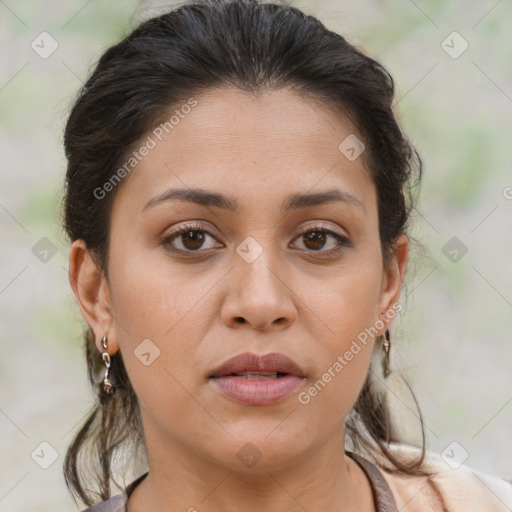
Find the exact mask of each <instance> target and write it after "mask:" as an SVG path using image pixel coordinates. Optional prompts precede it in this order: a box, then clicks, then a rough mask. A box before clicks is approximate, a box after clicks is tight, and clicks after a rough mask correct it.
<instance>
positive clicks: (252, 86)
mask: <svg viewBox="0 0 512 512" xmlns="http://www.w3.org/2000/svg"><path fill="white" fill-rule="evenodd" d="M212 87H235V88H238V89H240V90H242V91H245V92H247V93H250V94H261V93H264V92H265V90H276V89H282V88H287V89H290V90H294V91H297V92H298V93H300V94H302V95H304V96H309V97H311V98H315V99H317V100H319V101H321V102H322V103H323V104H325V105H326V106H328V108H329V109H331V110H333V111H335V112H339V113H340V114H342V115H344V116H348V118H349V119H350V120H351V121H352V122H353V123H354V126H355V127H356V128H357V130H358V132H359V133H360V134H361V136H362V138H363V140H364V143H365V145H366V150H365V152H364V154H363V156H364V158H365V164H366V167H367V168H368V170H369V172H370V175H371V178H372V180H373V183H374V184H375V189H376V193H377V201H378V216H379V236H380V242H381V247H382V255H383V262H384V264H387V263H388V262H389V259H390V256H391V254H392V250H393V244H394V242H395V241H396V239H397V238H398V236H399V235H401V234H402V233H405V232H406V230H407V227H408V221H409V218H410V213H411V209H412V208H413V207H414V202H415V199H416V195H415V194H414V193H413V191H414V190H415V189H416V186H417V185H419V182H420V179H421V173H422V170H421V169H422V167H421V159H420V157H419V156H418V154H417V152H416V151H415V149H414V148H413V147H412V145H411V144H410V143H409V141H408V140H407V138H406V137H405V136H404V134H403V133H402V131H401V129H400V127H399V125H398V123H397V121H396V119H395V116H394V114H393V111H392V102H393V99H394V83H393V79H392V78H391V76H390V75H389V73H388V72H387V71H386V70H385V69H384V68H383V67H382V66H381V65H380V64H379V63H378V62H376V61H375V60H373V59H372V58H370V57H369V56H367V55H365V54H364V53H363V52H361V51H360V50H358V49H357V48H355V47H354V46H352V45H351V44H349V43H348V42H347V41H346V40H345V39H344V38H343V37H342V36H341V35H339V34H337V33H334V32H332V31H329V30H328V29H327V28H326V27H325V26H324V25H323V24H322V23H321V22H320V21H319V20H318V19H317V18H315V17H314V16H310V15H306V14H305V13H304V12H302V11H300V10H298V9H297V8H294V7H292V6H290V5H287V4H285V3H261V2H259V1H257V0H235V1H230V0H197V1H193V2H188V3H186V4H183V5H181V6H180V7H179V8H176V9H174V10H172V11H170V12H168V13H166V14H163V15H161V16H158V17H155V18H152V19H149V20H148V21H146V22H144V23H142V24H141V25H140V26H139V27H138V28H136V29H135V30H134V31H133V32H131V33H130V34H129V35H128V36H127V37H126V38H125V39H123V40H122V41H121V42H119V43H118V44H116V45H114V46H112V47H110V48H108V49H107V50H106V51H105V52H104V54H103V55H102V56H101V58H100V59H99V62H98V64H97V65H96V67H95V69H94V70H93V72H92V74H91V75H90V77H89V78H88V80H87V82H86V83H85V84H84V86H83V88H82V89H81V91H80V93H79V95H78V97H77V99H76V101H75V103H74V105H73V107H72V110H71V112H70V115H69V119H68V121H67V124H66V127H65V134H64V145H65V153H66V157H67V160H68V166H67V173H66V184H65V185H66V189H65V198H64V205H63V224H64V228H65V230H66V233H67V234H68V236H69V239H70V240H71V241H74V240H77V239H82V240H84V241H85V243H86V245H87V247H88V249H89V250H90V251H92V253H93V254H94V255H95V258H96V262H97V264H98V266H99V268H100V269H101V270H102V271H103V272H104V275H105V276H107V277H108V265H107V255H108V250H109V220H110V211H111V207H112V201H113V200H114V198H115V196H116V193H117V191H118V189H119V187H116V188H115V189H114V190H112V191H111V192H110V193H109V194H107V195H106V196H105V197H104V198H102V199H98V198H97V195H96V194H95V190H97V189H98V187H102V186H103V185H104V184H105V183H106V182H107V181H108V180H109V178H110V177H111V176H112V174H113V170H115V169H118V168H119V167H120V166H122V165H123V162H125V161H126V158H127V155H129V154H130V153H131V152H132V151H133V149H134V148H135V147H136V146H137V144H138V142H139V141H140V140H141V139H142V137H144V136H145V135H147V133H148V132H149V131H150V130H151V129H153V128H154V127H155V126H157V125H158V124H159V123H160V122H162V120H163V119H166V118H168V116H169V112H170V111H171V110H172V109H173V108H175V107H176V106H179V105H180V104H182V103H183V102H185V101H186V99H187V98H190V97H191V96H193V95H196V94H200V93H201V91H206V90H208V89H210V88H212ZM340 142H341V141H340ZM125 179H129V178H125ZM85 352H86V359H87V368H88V375H89V380H90V382H91V385H92V386H93V387H94V389H99V390H100V391H99V392H98V397H97V400H96V403H95V405H94V407H93V409H92V411H91V413H90V415H89V417H88V418H87V420H86V422H85V423H84V425H83V426H82V427H81V428H80V430H79V432H78V433H77V434H76V437H75V439H74V440H73V442H72V444H71V446H70V447H69V449H68V452H67V454H66V459H65V463H64V475H65V479H66V484H67V486H68V488H69V489H70V491H71V492H72V493H74V494H76V495H77V496H79V497H80V498H81V499H82V500H83V501H84V503H86V504H87V505H92V504H94V503H95V502H97V498H96V497H95V496H99V497H100V499H101V500H105V499H107V498H108V497H109V496H110V482H111V479H112V478H113V473H114V471H113V462H114V458H115V456H116V454H117V453H118V452H119V451H120V450H121V448H122V447H123V446H127V447H129V449H130V450H132V451H131V452H130V453H135V450H136V449H139V448H141V449H142V453H144V449H145V446H144V439H143V433H142V426H141V418H140V411H139V407H138V402H137V398H136V395H135V393H134V390H133V388H132V386H131V384H130V380H129V378H128V375H127V372H126V369H125V366H124V364H123V360H122V355H121V353H120V352H118V353H116V354H114V355H113V356H112V367H111V375H112V380H113V381H114V383H115V384H116V385H117V390H116V393H115V394H114V395H113V396H108V395H106V394H104V393H103V391H101V387H100V386H98V384H97V381H98V375H99V373H100V371H101V367H102V360H101V357H100V354H99V352H98V351H97V349H96V346H95V343H94V336H93V333H92V331H91V329H90V328H87V330H86V333H85ZM418 410H419V409H418ZM419 423H420V427H421V436H422V446H421V455H420V456H419V458H418V459H417V460H414V461H408V462H404V461H401V460H398V459H397V458H396V457H395V456H394V455H393V453H392V451H391V450H390V448H389V443H390V442H393V441H400V439H399V435H398V433H397V432H395V428H394V423H393V421H392V418H391V413H390V410H389V406H388V404H387V401H386V394H385V393H383V392H382V391H378V390H377V388H376V386H374V384H372V372H371V371H370V372H369V375H368V377H367V380H366V382H365V385H364V387H363V389H362V392H361V394H360V396H359V398H358V400H357V402H356V404H355V406H354V408H353V411H352V412H351V414H350V415H349V417H348V418H347V437H348V439H349V440H351V441H352V444H353V446H354V447H355V449H357V450H360V451H362V452H366V453H370V454H371V453H372V452H373V453H379V454H381V455H383V456H384V458H385V459H387V460H388V461H389V462H391V463H392V465H393V466H394V468H396V470H397V471H399V472H401V473H403V474H405V475H427V474H428V473H427V472H426V471H425V470H424V468H423V460H424V456H425V432H424V425H423V420H422V418H421V413H420V414H419Z"/></svg>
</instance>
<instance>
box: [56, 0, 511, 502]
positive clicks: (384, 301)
mask: <svg viewBox="0 0 512 512" xmlns="http://www.w3.org/2000/svg"><path fill="white" fill-rule="evenodd" d="M393 96H394V88H393V81H392V79H391V77H390V76H389V74H388V73H387V72H386V71H385V70H384V69H383V68H382V66H380V65H379V64H378V63H377V62H375V61H374V60H372V59H370V58H369V57H367V56H365V55H364V54H362V53H361V52H360V51H358V50H357V49H355V48H354V47H353V46H351V45H350V44H349V43H347V42H346V41H345V40H344V39H343V38H342V37H341V36H340V35H337V34H335V33H332V32H330V31H328V30H327V29H326V28H325V27H324V26H323V25H322V24H321V23H320V22H319V21H318V20H317V19H315V18H314V17H311V16H306V15H305V14H303V13H302V12H300V11H299V10H297V9H294V8H291V7H288V6H286V5H284V4H282V5H279V4H261V3H259V2H257V1H252V0H243V1H239V0H237V1H233V2H230V1H222V0H210V1H199V2H194V3H188V4H186V5H184V6H182V7H180V8H178V9H176V10H174V11H171V12H169V13H167V14H165V15H162V16H160V17H157V18H153V19H151V20H149V21H147V22H145V23H143V24H142V25H141V26H140V27H138V28H137V29H136V30H135V31H134V32H133V33H131V34H130V35H129V36H128V37H126V38H125V39H124V40H123V41H121V42H120V43H119V44H118V45H116V46H113V47H112V48H109V49H108V50H107V51H106V52H105V53H104V55H103V56H102V57H101V59H100V61H99V63H98V65H97V67H96V69H95V70H94V71H93V73H92V75H91V77H90V78H89V80H88V81H87V83H86V84H85V86H84V87H83V89H82V91H81V93H80V95H79V97H78V99H77V101H76V103H75V105H74V107H73V109H72V111H71V114H70V117H69V120H68V123H67V126H66V131H65V149H66V156H67V159H68V171H67V180H66V197H65V204H64V222H65V229H66V232H67V233H68V235H69V237H70V240H71V242H72V243H71V249H70V274H69V276H70V284H71V286H72V289H73V292H74V293H75V296H76V299H77V303H78V305H79V307H80V310H81V312H82V314H83V316H84V319H85V320H86V322H87V324H88V330H87V332H86V355H87V363H88V371H89V377H90V380H91V383H92V384H93V385H94V386H95V388H96V386H97V389H98V402H97V404H96V406H95V408H94V410H93V411H92V413H91V415H90V416H89V418H88V419H87V421H86V423H85V424H84V425H83V427H82V428H81V430H80V431H79V432H78V434H77V436H76V438H75V440H74V442H73V443H72V445H71V447H70V448H69V450H68V453H67V456H66V461H65V468H64V469H65V477H66V481H67V484H68V486H69V488H70V490H71V491H73V492H74V493H75V494H76V495H77V496H79V497H80V498H81V499H82V500H83V501H84V503H85V504H86V505H88V506H90V508H88V509H87V510H95V511H113V510H119V511H122V510H127V511H129V512H138V511H142V510H152V511H159V510H166V511H172V512H174V511H178V510H180V511H182V510H188V511H195V510H198V511H212V512H213V511H230V510H244V512H251V511H253V510H266V511H285V510H286V511H299V510H307V511H309V512H313V511H327V510H328V511H333V512H334V511H335V512H338V511H339V512H341V511H343V512H345V511H364V512H367V511H368V512H370V511H378V512H384V511H385V512H390V511H396V510H406V511H420V510H421V511H428V510H432V511H434V510H435V511H439V510H450V511H452V510H453V511H457V510H464V511H468V510H478V511H484V510H485V511H487V510H488V511H498V510H499V511H501V510H510V508H511V507H512V486H511V485H510V484H509V483H508V482H506V481H504V480H501V479H499V478H497V477H494V476H489V475H483V474H479V473H476V472H474V471H473V470H471V469H470V468H469V467H466V466H461V467H459V468H458V469H456V470H455V469H453V468H452V467H450V466H449V465H447V464H446V463H445V462H444V461H443V460H442V459H441V458H440V457H439V456H436V455H434V454H428V453H426V451H425V450H426V449H425V442H424V435H423V443H422V445H421V447H419V448H417V447H413V446H408V445H406V444H404V443H403V442H401V439H400V436H399V433H398V432H397V430H396V428H395V426H394V423H393V422H392V418H391V417H390V413H389V409H388V406H387V403H386V393H385V389H386V381H385V379H386V377H387V375H388V374H389V372H390V371H391V370H390V364H389V354H390V348H391V343H392V340H391V337H390V335H389V330H390V328H391V326H392V323H393V319H394V316H395V315H396V311H398V310H400V309H401V304H400V292H401V287H402V283H403V279H404V275H405V270H406V266H407V258H408V249H409V240H408V237H407V225H408V220H409V213H410V211H411V209H412V207H413V205H414V200H415V197H414V194H413V187H414V186H415V185H416V184H417V183H418V182H419V180H420V177H421V161H420V159H419V157H418V156H417V153H416V151H415V150H414V148H413V147H412V146H411V145H410V144H409V142H408V141H407V139H406V138H405V137H404V135H403V134H402V132H401V130H400V128H399V126H398V124H397V122H396V119H395V117H394V115H393V112H392V110H391V102H392V100H393ZM420 426H421V429H422V433H423V425H422V424H421V425H420ZM123 449H124V450H125V451H124V452H122V450H123ZM126 449H127V450H128V451H126ZM119 453H124V455H125V458H126V459H128V460H129V461H132V460H135V459H136V457H137V456H138V455H142V457H143V459H145V460H146V462H147V465H148V468H149V471H148V472H146V473H144V474H142V475H141V476H140V477H139V478H137V479H136V480H135V481H133V482H132V483H131V484H130V485H129V486H128V487H127V488H125V489H124V492H123V493H122V494H118V495H115V496H111V490H110V483H111V478H112V474H113V472H114V466H115V458H116V456H117V455H118V454H119ZM84 457H87V459H84ZM91 486H92V489H91ZM95 490H96V492H95Z"/></svg>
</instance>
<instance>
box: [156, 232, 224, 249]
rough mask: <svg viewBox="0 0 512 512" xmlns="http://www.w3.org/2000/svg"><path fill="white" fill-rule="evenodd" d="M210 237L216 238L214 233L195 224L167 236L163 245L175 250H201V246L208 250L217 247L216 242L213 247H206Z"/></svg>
mask: <svg viewBox="0 0 512 512" xmlns="http://www.w3.org/2000/svg"><path fill="white" fill-rule="evenodd" d="M209 238H210V239H212V240H215V238H214V237H213V235H212V234H210V233H209V232H208V231H206V230H204V229H201V228H198V227H195V226H183V227H182V228H181V229H179V230H177V231H175V232H174V233H172V234H171V235H169V236H168V237H166V238H165V239H164V240H163V241H162V245H164V246H166V248H167V249H168V250H170V251H174V252H180V251H181V252H199V249H201V248H202V249H204V250H208V249H212V248H214V247H215V244H214V245H212V246H211V247H206V248H205V247H204V245H205V242H206V241H207V240H208V239H209Z"/></svg>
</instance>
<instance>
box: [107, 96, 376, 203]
mask: <svg viewBox="0 0 512 512" xmlns="http://www.w3.org/2000/svg"><path fill="white" fill-rule="evenodd" d="M194 100H195V101H194V103H195V104H194V103H190V102H189V104H193V105H194V106H193V107H187V108H180V106H179V105H178V106H177V107H176V106H175V107H173V110H172V111H170V112H169V113H168V117H167V118H166V119H167V121H169V120H171V118H172V123H171V122H167V123H166V122H165V121H164V123H162V124H161V125H159V126H157V127H156V128H154V129H152V130H151V131H150V132H148V134H147V135H146V136H145V137H144V138H143V140H142V141H141V143H140V144H141V145H143V144H146V145H148V146H151V149H150V150H149V151H147V152H146V156H144V157H143V158H142V159H140V162H139V163H137V165H136V166H135V167H134V169H133V171H131V172H130V175H129V176H128V178H126V181H127V182H128V183H123V187H122V188H123V189H125V188H126V190H125V191H123V192H122V193H121V194H120V195H121V196H122V197H121V198H120V200H121V201H123V200H124V201H129V202H130V204H131V205H132V206H135V208H137V209H138V210H140V209H142V208H143V207H144V205H145V204H146V202H147V201H148V200H150V199H151V198H152V197H154V196H156V195H158V194H161V193H162V192H163V191H164V190H165V189H167V188H170V187H171V186H172V187H176V186H179V187H180V188H186V187H190V188H198V187H200V188H203V189H205V188H207V189H208V188H209V189H213V190H216V191H222V190H224V191H226V190H229V191H230V192H231V193H230V194H229V195H235V196H239V197H243V196H245V198H246V199H249V200H251V201H253V202H255V204H257V203H258V201H261V200H262V198H264V199H265V202H272V201H274V200H276V201H278V197H281V196H283V197H284V196H288V195H289V194H290V193H291V192H303V193H304V192H307V191H312V192H315V191H320V190H326V189H332V188H333V187H336V186H337V187H338V188H341V189H343V190H345V191H348V192H349V193H351V194H353V195H355V196H357V197H358V198H359V199H360V200H361V201H362V202H365V201H371V197H370V195H371V194H372V192H373V190H372V189H373V185H372V182H371V180H370V178H369V173H368V171H367V169H366V167H365V165H364V161H363V158H362V157H359V158H357V159H355V160H351V159H348V158H347V157H346V156H345V154H344V153H343V152H342V151H340V143H342V141H344V140H346V139H347V137H349V138H350V137H354V136H357V137H358V138H359V139H360V138H361V137H360V135H359V134H357V135H356V131H355V129H354V127H353V125H352V124H351V123H350V122H349V120H348V119H346V118H345V117H344V116H343V115H342V114H341V113H340V112H334V111H333V109H332V108H331V109H329V108H328V107H327V106H326V105H325V104H322V103H320V102H319V101H315V100H313V99H309V98H304V97H302V96H300V95H298V94H297V93H295V92H292V91H289V90H279V91H269V92H265V93H262V94H259V95H257V96H256V95H252V94H248V93H245V92H243V91H240V90H238V89H214V90H209V91H207V92H204V93H201V94H200V95H197V96H194ZM184 105H185V103H184ZM119 192H120V191H119ZM127 196H129V197H127ZM123 197H124V199H123ZM116 201H117V200H116ZM260 204H261V202H260ZM370 208H371V207H370Z"/></svg>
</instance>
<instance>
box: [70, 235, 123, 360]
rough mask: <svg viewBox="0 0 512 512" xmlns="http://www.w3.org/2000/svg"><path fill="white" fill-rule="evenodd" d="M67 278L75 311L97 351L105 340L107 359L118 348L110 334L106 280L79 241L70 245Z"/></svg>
mask: <svg viewBox="0 0 512 512" xmlns="http://www.w3.org/2000/svg"><path fill="white" fill-rule="evenodd" d="M68 277H69V284H70V285H71V288H72V290H73V293H74V294H75V298H76V301H77V303H78V307H79V308H80V311H81V313H82V315H83V317H84V318H85V320H86V322H87V323H88V325H89V327H90V328H91V329H92V330H93V332H94V337H95V341H96V346H97V347H98V350H99V351H100V352H104V351H105V349H104V348H103V346H102V344H101V339H102V338H103V336H108V352H109V354H110V355H112V354H114V353H115V352H117V350H118V349H119V345H118V341H117V337H116V336H115V333H114V332H113V329H114V321H113V320H114V319H113V316H112V308H111V303H110V295H109V288H108V282H107V278H106V277H105V275H104V273H103V271H102V270H101V269H100V268H99V266H98V265H97V264H96V263H95V261H94V259H93V254H92V253H91V251H89V250H88V249H87V246H86V244H85V242H84V241H83V240H75V241H74V242H73V243H72V244H71V248H70V251H69V276H68Z"/></svg>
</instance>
